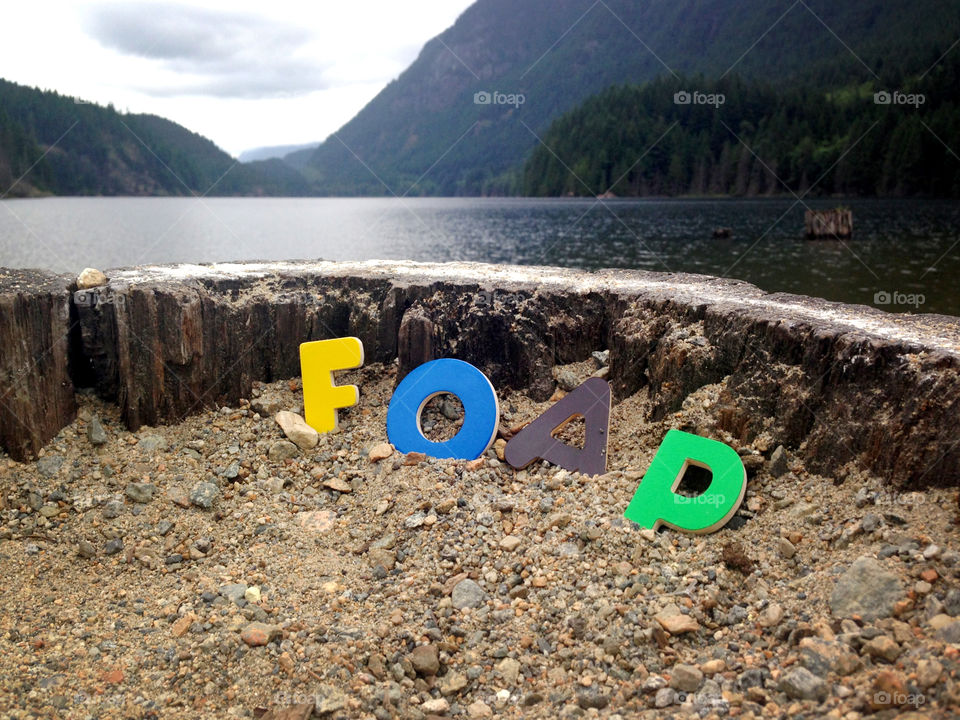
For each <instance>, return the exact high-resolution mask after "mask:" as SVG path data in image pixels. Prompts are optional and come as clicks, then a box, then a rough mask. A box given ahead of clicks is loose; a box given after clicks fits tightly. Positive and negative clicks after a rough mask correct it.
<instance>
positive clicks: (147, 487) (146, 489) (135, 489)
mask: <svg viewBox="0 0 960 720" xmlns="http://www.w3.org/2000/svg"><path fill="white" fill-rule="evenodd" d="M156 490H157V486H156V485H154V484H153V483H143V482H140V483H130V484H129V485H127V487H126V489H125V490H124V491H123V492H124V494H125V495H126V496H127V497H128V498H130V499H131V500H133V501H134V502H135V503H144V504H145V503H148V502H150V501H151V500H153V494H154V493H155V492H156Z"/></svg>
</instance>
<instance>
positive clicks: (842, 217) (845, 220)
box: [803, 209, 853, 238]
mask: <svg viewBox="0 0 960 720" xmlns="http://www.w3.org/2000/svg"><path fill="white" fill-rule="evenodd" d="M803 225H804V229H805V230H806V233H807V237H808V238H848V237H850V236H851V235H853V211H852V210H843V209H836V210H807V211H806V212H805V213H804V214H803Z"/></svg>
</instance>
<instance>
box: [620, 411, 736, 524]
mask: <svg viewBox="0 0 960 720" xmlns="http://www.w3.org/2000/svg"><path fill="white" fill-rule="evenodd" d="M688 465H698V466H700V467H702V468H706V469H707V470H709V471H710V472H711V473H712V474H713V477H712V478H711V480H710V485H709V486H708V487H707V489H706V490H705V491H704V492H703V493H702V494H701V495H698V496H696V497H686V496H684V495H679V494H678V493H676V492H674V491H675V490H676V489H677V486H678V485H679V484H680V481H681V480H682V479H683V474H684V472H686V469H687V466H688ZM746 489H747V471H746V470H745V469H744V467H743V462H742V461H741V460H740V456H739V455H737V452H736V451H735V450H734V449H733V448H732V447H730V446H729V445H725V444H723V443H722V442H719V441H717V440H711V439H709V438H705V437H700V436H699V435H691V434H690V433H685V432H681V431H680V430H670V431H668V432H667V435H666V437H665V438H664V439H663V442H662V443H660V447H659V448H658V449H657V454H656V455H654V457H653V461H652V462H651V463H650V468H649V469H648V470H647V474H646V475H644V477H643V480H642V481H641V482H640V487H638V488H637V491H636V492H635V493H634V495H633V499H632V500H630V504H629V505H628V506H627V510H626V512H624V517H626V518H627V519H628V520H633V521H634V522H635V523H637V524H639V525H641V526H642V527H645V528H651V529H653V530H656V529H657V527H659V525H660V524H661V523H663V524H665V525H669V526H670V527H673V528H676V529H677V530H686V531H688V532H692V533H698V534H700V533H709V532H713V531H714V530H719V529H720V528H722V527H723V526H724V525H726V524H727V521H728V520H729V519H730V518H731V517H733V514H734V513H735V512H736V511H737V508H739V507H740V503H741V502H742V501H743V494H744V492H746Z"/></svg>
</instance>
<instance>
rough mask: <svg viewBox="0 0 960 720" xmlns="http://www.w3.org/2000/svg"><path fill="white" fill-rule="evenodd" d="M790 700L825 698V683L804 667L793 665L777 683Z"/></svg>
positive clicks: (817, 699)
mask: <svg viewBox="0 0 960 720" xmlns="http://www.w3.org/2000/svg"><path fill="white" fill-rule="evenodd" d="M778 687H779V689H780V690H781V691H782V692H785V693H786V694H787V697H789V698H790V699H792V700H816V701H818V702H823V701H824V700H826V698H827V684H826V683H825V682H824V681H823V680H821V679H820V678H818V677H817V676H816V675H814V674H813V673H812V672H810V671H809V670H807V669H806V668H805V667H794V668H793V669H791V670H789V671H788V672H786V673H785V674H784V675H783V677H782V678H780V683H779V685H778Z"/></svg>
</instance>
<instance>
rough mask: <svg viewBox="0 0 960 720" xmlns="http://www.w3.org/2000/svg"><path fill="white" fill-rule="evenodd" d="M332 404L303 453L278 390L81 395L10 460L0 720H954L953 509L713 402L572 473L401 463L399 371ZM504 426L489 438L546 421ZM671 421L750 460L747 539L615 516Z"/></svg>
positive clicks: (959, 581) (944, 493)
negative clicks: (828, 471) (757, 426)
mask: <svg viewBox="0 0 960 720" xmlns="http://www.w3.org/2000/svg"><path fill="white" fill-rule="evenodd" d="M599 367H602V362H601V361H600V359H599V358H589V359H588V360H586V361H584V362H583V363H578V364H576V365H571V366H569V367H567V368H566V370H567V371H568V372H566V373H564V374H563V377H564V378H565V380H566V381H569V383H572V382H573V380H572V378H573V377H574V376H575V377H576V378H577V379H578V381H580V380H582V379H584V378H585V377H588V376H590V374H592V373H595V372H597V371H598V368H599ZM338 382H340V383H342V384H346V383H356V384H359V385H360V388H361V403H360V405H359V406H358V407H356V408H352V409H349V410H344V411H341V413H340V429H339V430H338V431H337V432H335V433H330V434H326V435H321V436H319V438H318V440H317V444H316V446H315V447H312V448H309V447H307V448H303V449H301V448H298V447H297V446H296V445H294V444H293V443H291V442H290V441H289V439H288V438H286V437H285V436H284V434H283V431H282V429H281V427H280V426H279V425H278V423H277V422H276V420H275V416H276V414H277V413H278V412H280V411H282V410H288V411H290V412H292V413H297V414H302V406H301V403H302V397H301V395H300V391H299V386H298V383H297V381H292V382H289V381H284V382H277V383H273V384H270V385H257V386H256V387H255V388H254V391H253V393H252V394H253V397H251V398H249V399H248V401H243V402H240V403H239V404H238V405H237V407H231V408H216V409H213V410H210V411H208V412H205V413H203V414H200V415H196V416H194V417H191V418H188V419H187V420H185V421H184V422H182V423H180V424H177V425H174V426H170V427H164V428H143V429H141V430H140V431H138V432H130V431H128V430H126V429H125V428H124V426H123V424H122V423H121V421H120V417H119V413H118V411H117V409H116V408H114V407H111V406H109V405H107V404H104V403H101V402H99V401H97V400H94V399H91V398H90V397H89V396H82V397H81V400H80V402H81V408H80V413H79V416H78V420H76V421H75V422H74V423H73V424H72V425H70V426H69V427H68V428H66V429H65V430H64V431H63V432H62V433H61V434H60V435H59V436H58V437H57V438H56V439H55V440H54V441H53V442H52V443H50V445H49V446H48V447H47V448H45V450H44V453H43V457H41V458H40V460H39V461H37V462H35V463H28V464H18V463H14V462H12V461H10V460H9V459H8V458H6V457H4V456H0V556H2V565H0V572H2V573H3V582H4V620H3V622H2V623H0V643H2V646H3V653H0V707H2V708H3V710H0V718H3V719H4V720H6V718H7V717H9V718H17V719H18V720H19V719H20V718H24V719H25V718H31V717H57V716H63V717H78V718H88V717H90V718H93V717H144V718H149V717H158V718H159V717H173V718H175V717H190V718H223V717H235V718H251V719H252V718H258V717H260V716H261V715H262V714H263V713H264V711H266V710H268V709H269V710H271V712H273V714H272V715H269V716H268V715H263V716H264V717H268V718H272V719H273V720H275V719H276V718H277V717H281V718H286V720H290V719H291V718H294V717H300V718H306V717H309V716H311V713H312V716H314V717H329V718H336V717H343V718H379V719H386V718H401V717H402V718H407V717H409V718H417V719H425V718H426V717H427V716H429V715H435V716H439V717H449V718H476V719H478V720H480V719H483V718H492V717H507V718H521V717H522V718H527V717H531V718H550V720H566V719H568V718H580V717H584V718H586V717H611V718H613V717H620V718H635V717H639V718H649V719H650V720H653V719H654V718H660V717H691V718H693V717H700V718H710V719H711V720H713V719H714V718H723V717H728V716H736V717H740V718H745V719H750V718H753V719H757V718H774V717H776V718H794V717H836V718H850V719H851V720H852V719H853V718H862V717H865V716H867V715H868V714H869V713H871V712H874V711H879V714H878V715H877V717H887V716H890V717H892V716H894V715H895V714H896V713H898V712H899V713H902V714H905V713H906V712H907V711H914V712H915V713H916V714H915V715H914V716H912V718H913V720H919V719H920V718H924V717H927V718H940V717H943V718H946V717H956V716H957V715H958V713H960V683H958V679H957V678H958V673H960V663H958V655H960V654H958V652H957V648H956V645H957V644H960V578H958V574H960V555H958V552H957V551H958V549H960V538H958V528H957V524H956V507H957V506H956V493H955V491H953V490H943V489H930V490H925V491H920V492H913V493H909V494H905V495H897V494H896V489H895V488H891V487H889V486H888V485H886V484H885V483H884V482H883V480H882V479H881V478H874V477H871V476H869V475H864V474H860V473H858V472H854V471H851V470H850V469H849V468H843V469H840V468H838V469H837V476H836V477H831V476H821V475H816V474H813V473H810V472H808V471H807V470H806V469H805V468H803V467H801V465H800V463H798V462H797V461H795V460H789V462H788V459H789V458H792V457H795V455H794V454H793V451H795V450H796V449H795V448H786V449H781V448H780V445H779V442H778V440H777V436H776V428H771V429H770V430H769V432H768V433H765V434H763V435H761V436H758V437H756V438H751V439H750V440H749V442H748V441H745V440H742V439H740V438H734V437H731V436H729V435H727V434H725V432H724V430H723V429H721V428H717V427H714V426H712V425H710V424H709V423H708V420H707V418H708V414H707V413H705V412H704V410H703V408H704V407H705V406H707V405H712V404H715V403H717V402H721V401H722V398H723V384H722V383H721V384H718V385H713V386H708V387H705V388H701V389H700V390H697V391H696V392H694V393H693V394H692V395H690V396H689V397H688V398H687V400H686V401H685V402H684V404H683V406H682V407H681V408H680V409H679V410H678V411H677V412H676V413H670V414H668V415H667V416H666V417H665V418H664V419H663V420H660V421H655V420H653V419H652V418H653V417H654V416H655V412H656V410H655V409H654V408H652V407H650V406H649V404H648V402H647V400H646V394H645V392H641V393H638V394H637V395H634V396H632V397H629V398H626V399H623V400H621V401H620V402H618V404H616V405H615V406H614V407H613V409H612V412H611V421H610V448H609V458H610V459H609V472H608V473H607V474H606V475H604V476H602V477H599V478H587V477H582V476H580V475H579V474H577V473H569V472H566V471H563V470H560V469H558V468H555V467H550V466H546V465H544V464H543V463H534V464H533V465H531V466H530V467H528V468H526V469H524V470H522V471H515V470H513V469H512V468H510V467H508V466H507V465H505V464H504V463H503V462H501V461H500V458H499V457H498V455H497V448H493V449H491V450H490V451H489V453H488V454H487V455H486V456H485V457H484V458H482V460H481V461H480V462H476V463H466V462H462V461H454V460H440V459H432V458H422V457H409V456H405V455H403V454H402V453H399V452H397V451H396V450H395V449H393V448H392V447H391V446H390V445H389V444H388V443H387V438H386V434H385V415H386V407H387V404H388V402H389V398H390V393H391V391H392V389H393V387H394V385H395V366H392V365H390V366H381V365H370V366H366V367H364V368H361V369H360V370H358V371H355V372H350V373H342V374H340V375H339V376H338ZM569 383H568V384H569ZM500 405H501V410H502V412H503V413H504V420H503V422H502V425H501V426H502V427H503V428H505V429H507V428H511V427H516V426H518V425H521V424H522V423H525V422H527V421H529V420H531V419H532V418H534V417H536V415H537V414H538V413H539V412H541V411H542V410H543V409H544V408H545V407H546V404H545V403H533V402H532V401H530V400H529V399H528V398H526V397H524V396H523V395H520V394H517V393H501V396H500ZM454 410H456V408H453V409H451V407H450V403H446V404H440V405H439V406H438V410H437V411H436V412H434V413H433V414H432V415H431V420H430V421H431V422H433V423H435V424H436V425H437V426H438V427H440V426H442V425H443V423H444V422H447V423H452V422H456V420H454V419H451V418H450V417H448V416H449V415H456V414H457V413H456V412H454ZM508 415H509V419H507V417H508ZM94 419H96V422H98V423H99V424H100V425H101V429H102V430H103V437H104V440H103V443H102V445H99V446H94V445H93V444H92V441H91V439H90V434H91V432H92V430H91V427H92V426H93V424H94ZM287 419H289V418H287ZM671 427H677V428H681V429H688V430H695V431H697V432H700V433H702V434H705V435H708V436H711V437H716V438H718V439H721V440H724V441H725V442H728V443H730V444H731V445H733V446H734V447H735V449H737V451H738V452H740V453H741V455H742V456H743V457H745V458H748V459H749V462H750V465H751V467H752V468H753V470H752V472H751V475H750V481H749V484H748V488H747V492H746V497H745V498H744V504H743V507H742V509H741V511H740V513H738V515H737V517H738V518H739V519H740V522H739V523H737V524H736V526H733V525H731V526H728V527H727V528H724V529H722V530H720V531H718V532H716V533H713V534H710V535H704V536H690V535H684V534H682V533H679V532H677V531H675V530H673V529H670V528H665V529H662V530H661V531H659V532H653V531H647V530H640V529H638V528H637V527H636V526H634V525H633V524H632V523H630V522H628V521H626V520H625V519H624V518H623V516H622V512H623V509H624V507H625V506H626V504H627V502H628V501H629V499H630V497H631V495H632V494H633V492H634V490H635V489H636V487H637V485H638V483H639V482H640V480H641V478H642V477H643V473H644V472H645V470H646V468H647V466H648V464H649V462H650V459H651V458H652V456H653V453H654V451H655V450H656V448H657V446H658V444H659V442H660V440H662V438H663V435H664V434H665V433H666V431H667V430H668V429H669V428H671ZM301 439H302V438H301ZM309 442H310V441H309V440H308V441H307V442H306V443H304V444H305V445H309ZM500 451H501V452H502V446H500ZM908 499H909V502H907V500H908ZM871 515H872V516H873V517H870V516H871ZM891 518H893V519H891ZM734 527H736V529H734ZM900 692H902V697H903V703H901V705H900V706H899V707H897V706H894V705H893V702H894V700H895V699H896V698H898V697H899V696H898V695H897V694H896V693H900ZM883 693H888V694H889V695H890V699H889V702H885V698H886V696H885V695H883ZM921 694H922V702H921V701H920V700H919V698H920V696H921ZM911 697H912V698H913V702H914V704H913V705H911V704H909V702H908V701H907V698H911ZM294 706H297V707H299V709H298V710H296V711H294V710H291V711H290V712H289V713H287V714H282V711H284V709H285V708H288V707H294ZM296 713H300V714H299V715H297V714H296ZM883 713H887V715H883Z"/></svg>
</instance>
